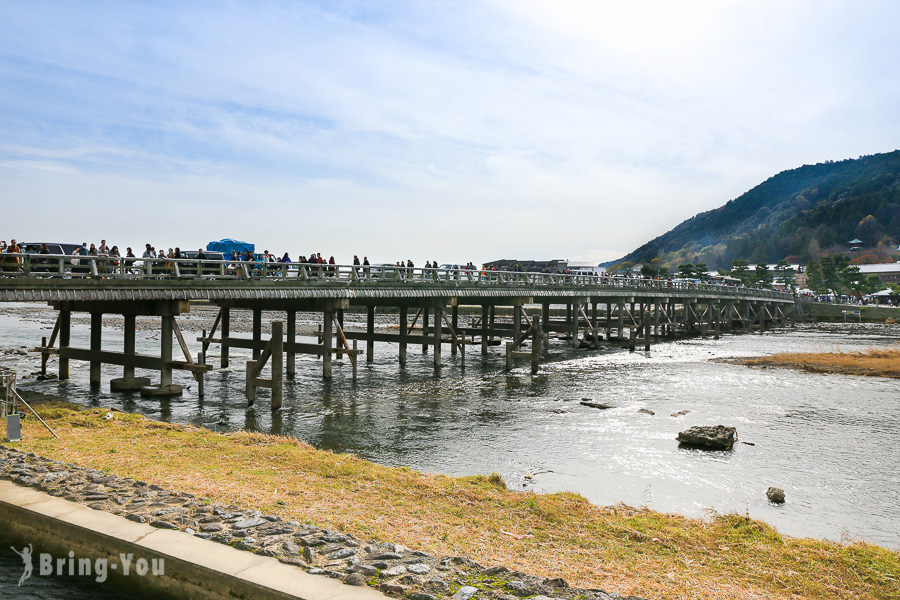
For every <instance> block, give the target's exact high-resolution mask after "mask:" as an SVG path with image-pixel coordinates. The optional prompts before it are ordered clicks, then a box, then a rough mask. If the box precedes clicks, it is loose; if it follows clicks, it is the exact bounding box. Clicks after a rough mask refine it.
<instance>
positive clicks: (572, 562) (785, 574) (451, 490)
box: [10, 403, 900, 599]
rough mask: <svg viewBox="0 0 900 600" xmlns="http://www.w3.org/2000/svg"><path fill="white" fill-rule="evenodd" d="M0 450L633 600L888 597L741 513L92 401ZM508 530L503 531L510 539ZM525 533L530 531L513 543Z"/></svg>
mask: <svg viewBox="0 0 900 600" xmlns="http://www.w3.org/2000/svg"><path fill="white" fill-rule="evenodd" d="M38 410H39V412H40V414H41V416H42V417H43V418H44V419H45V420H47V422H48V423H49V424H50V426H51V427H53V428H54V429H55V430H56V431H57V433H58V434H59V435H60V439H58V440H55V439H53V438H52V437H51V436H50V434H49V433H48V432H47V431H46V430H45V429H44V428H43V427H42V426H41V425H40V424H39V423H37V422H36V420H35V419H33V418H29V419H26V420H25V423H24V435H23V441H22V442H17V443H15V444H10V445H13V446H14V447H17V448H20V449H22V450H25V451H30V452H35V453H37V454H39V455H42V456H46V457H48V458H53V459H57V460H62V461H66V462H72V463H76V464H78V465H81V466H85V467H91V468H97V469H102V470H104V471H108V472H111V473H115V474H117V475H121V476H126V477H134V478H136V479H141V480H144V481H148V482H152V483H157V484H159V485H163V486H165V487H167V488H169V489H173V490H180V491H187V492H191V493H193V494H197V495H200V496H205V497H207V498H210V499H211V500H213V501H214V502H217V503H221V504H236V505H240V506H243V507H246V508H256V509H259V510H262V511H265V512H267V513H271V514H277V515H280V516H282V517H288V518H296V519H298V520H300V521H307V522H310V523H314V524H316V525H318V526H320V527H326V528H329V529H336V530H339V531H343V532H347V533H352V534H354V535H356V536H358V537H361V538H363V539H375V540H379V541H391V542H395V543H400V544H403V545H405V546H409V547H412V548H415V549H420V550H423V551H425V552H428V553H430V554H435V555H463V556H467V557H469V558H471V559H472V560H475V561H476V562H478V563H480V564H482V565H485V566H493V565H504V566H507V567H509V568H510V569H519V570H522V571H525V572H528V573H531V574H535V575H541V576H545V577H563V578H564V579H566V580H567V581H568V582H569V583H570V585H573V586H577V587H584V588H601V589H604V590H606V591H608V592H612V591H615V592H618V593H620V594H622V595H629V594H634V595H638V596H642V597H645V598H664V599H665V598H673V599H674V598H699V599H714V598H725V597H728V598H736V599H751V598H754V599H756V598H777V599H782V598H784V599H788V598H823V599H824V598H829V599H831V598H841V599H843V598H846V599H850V598H853V599H859V598H879V599H880V598H897V597H898V593H900V552H897V551H894V550H888V549H885V548H881V547H879V546H875V545H872V544H868V543H866V542H861V541H854V542H832V541H823V540H814V539H809V538H792V537H788V536H783V535H781V534H779V533H778V532H777V531H775V530H774V529H773V528H772V527H770V526H768V525H766V524H765V523H762V522H760V521H755V520H752V519H749V518H747V517H744V516H740V515H714V516H712V517H711V518H710V519H708V520H698V519H691V518H687V517H683V516H680V515H674V514H663V513H657V512H654V511H651V510H649V509H646V508H632V507H628V506H624V505H617V506H612V507H600V506H595V505H592V504H590V503H589V502H588V501H587V500H586V499H584V498H583V497H582V496H580V495H578V494H575V493H570V492H563V493H556V494H535V493H530V492H516V491H510V490H507V489H506V487H505V485H504V484H503V482H502V480H501V479H500V478H499V476H496V475H490V476H484V475H482V476H474V477H458V478H454V477H447V476H443V475H432V474H425V473H418V472H415V471H413V470H411V469H408V468H390V467H384V466H381V465H377V464H374V463H370V462H367V461H364V460H361V459H359V458H357V457H355V456H352V455H342V454H334V453H331V452H328V451H321V450H316V449H315V448H313V447H312V446H309V445H308V444H306V443H304V442H300V441H297V440H295V439H293V438H287V437H279V436H273V435H264V434H259V433H248V432H235V433H230V434H220V433H215V432H212V431H209V430H207V429H202V428H199V427H193V426H185V425H174V424H167V423H161V422H156V421H151V420H149V419H146V418H144V417H142V416H140V415H133V414H128V413H120V412H113V413H111V414H112V415H113V417H112V418H109V419H108V418H106V415H107V414H108V413H109V411H108V410H107V409H85V410H80V409H79V408H78V407H75V406H74V405H71V404H65V403H48V404H41V405H40V407H39V409H38ZM509 534H514V535H509ZM525 534H529V535H530V536H533V537H521V539H519V536H524V535H525Z"/></svg>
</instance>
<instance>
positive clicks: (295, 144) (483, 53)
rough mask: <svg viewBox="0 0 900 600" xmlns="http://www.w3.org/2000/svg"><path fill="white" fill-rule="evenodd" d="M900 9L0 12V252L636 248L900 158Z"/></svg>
mask: <svg viewBox="0 0 900 600" xmlns="http://www.w3.org/2000/svg"><path fill="white" fill-rule="evenodd" d="M898 22H900V4H898V3H896V2H891V1H876V0H872V1H857V2H849V1H846V2H845V1H830V0H817V1H805V0H794V1H790V2H783V1H779V2H775V1H768V0H754V1H733V2H729V1H710V2H691V1H685V2H668V1H666V2H662V1H660V2H639V1H635V2H601V1H592V2H587V1H567V0H556V1H555V2H552V3H551V2H546V1H539V0H484V1H481V2H466V1H459V2H456V1H444V2H403V1H387V0H383V1H378V2H376V1H369V2H366V1H352V0H347V1H343V2H340V1H337V2H302V1H299V0H298V1H292V2H279V1H269V2H253V3H250V2H225V1H217V2H190V1H188V2H127V1H121V0H120V1H115V2H101V1H89V2H74V1H69V2H41V1H39V0H30V1H27V2H24V1H23V2H16V1H13V0H4V1H2V2H0V90H2V93H0V203H2V209H3V210H2V214H3V217H2V224H3V227H2V231H0V239H6V240H8V239H10V238H11V237H16V238H17V239H19V240H23V239H24V240H28V241H31V240H34V241H62V242H81V241H88V242H91V241H99V240H100V239H101V238H105V239H107V240H109V241H110V242H112V243H116V244H118V245H120V246H122V247H124V246H129V245H130V246H132V247H135V248H138V247H142V246H143V244H144V243H147V242H149V243H152V244H153V245H155V246H157V247H160V246H162V247H166V248H168V247H170V246H176V245H179V246H181V247H182V248H194V247H198V246H200V245H205V244H206V242H208V241H211V240H214V239H219V238H222V237H234V238H238V239H245V240H247V241H252V242H254V243H256V244H257V245H258V247H259V248H260V249H263V248H268V249H270V250H273V251H275V252H278V253H283V252H290V254H291V256H292V257H296V256H297V255H298V254H308V253H310V252H321V253H322V254H323V255H326V256H328V255H334V256H335V257H336V259H337V260H338V262H349V261H350V259H351V258H352V256H353V254H359V255H360V256H362V255H368V256H369V258H370V259H372V260H373V262H394V261H396V260H400V259H405V258H412V259H413V260H414V261H416V263H417V264H423V263H424V261H425V260H426V259H428V260H431V259H436V260H438V261H439V262H441V263H444V262H465V261H467V260H473V261H475V262H481V261H486V260H491V259H496V258H504V257H505V258H513V257H518V258H567V259H570V260H577V261H587V262H599V261H602V260H609V259H613V258H617V257H619V256H622V255H623V254H625V253H626V252H629V251H631V250H633V249H634V248H636V247H637V246H639V245H641V244H642V243H644V242H646V241H648V240H649V239H651V238H653V237H655V236H657V235H659V234H661V233H663V232H665V231H667V230H668V229H670V228H671V227H673V226H675V225H676V224H678V223H679V222H681V221H683V220H684V219H686V218H689V217H691V216H693V215H694V214H696V213H697V212H700V211H703V210H709V209H712V208H715V207H717V206H720V205H722V204H724V203H725V202H727V201H728V200H729V199H731V198H734V197H737V196H739V195H740V194H742V193H743V192H745V191H747V190H748V189H750V188H751V187H753V186H754V185H756V184H758V183H760V182H762V181H764V180H765V179H767V178H768V177H770V176H772V175H774V174H776V173H778V172H779V171H782V170H785V169H790V168H795V167H798V166H800V165H802V164H811V163H816V162H822V161H825V160H840V159H843V158H855V157H857V156H859V155H863V154H874V153H877V152H888V151H891V150H894V149H897V148H898V147H900V144H898V142H897V140H898V129H900V127H898V121H900V110H898V105H900V104H898V100H900V77H898V76H897V65H898V64H900V43H898V42H897V40H896V24H897V23H898Z"/></svg>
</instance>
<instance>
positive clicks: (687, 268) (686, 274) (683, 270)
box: [678, 262, 694, 279]
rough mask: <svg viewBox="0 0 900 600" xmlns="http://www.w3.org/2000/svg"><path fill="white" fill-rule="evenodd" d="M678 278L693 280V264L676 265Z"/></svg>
mask: <svg viewBox="0 0 900 600" xmlns="http://www.w3.org/2000/svg"><path fill="white" fill-rule="evenodd" d="M678 276H679V277H681V278H682V279H693V278H694V263H689V262H688V263H681V264H680V265H678Z"/></svg>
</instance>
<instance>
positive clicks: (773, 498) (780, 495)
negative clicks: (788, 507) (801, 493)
mask: <svg viewBox="0 0 900 600" xmlns="http://www.w3.org/2000/svg"><path fill="white" fill-rule="evenodd" d="M766 498H768V499H769V502H774V503H775V504H782V503H783V502H784V490H783V489H781V488H777V487H770V488H769V489H768V490H766Z"/></svg>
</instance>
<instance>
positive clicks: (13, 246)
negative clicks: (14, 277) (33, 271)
mask: <svg viewBox="0 0 900 600" xmlns="http://www.w3.org/2000/svg"><path fill="white" fill-rule="evenodd" d="M19 252H21V248H20V247H19V245H18V244H17V243H16V240H12V241H11V242H10V243H9V246H7V247H6V254H7V256H4V257H3V261H2V265H0V267H2V268H0V270H2V271H4V272H8V273H14V272H16V271H18V270H19V263H21V258H19V256H10V255H13V254H15V255H18V254H19Z"/></svg>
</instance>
